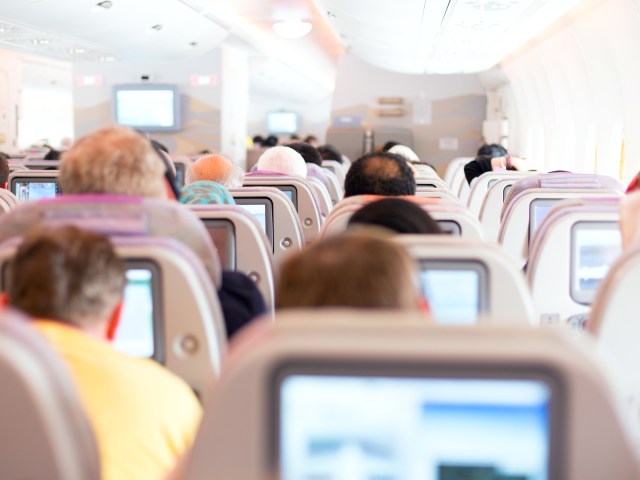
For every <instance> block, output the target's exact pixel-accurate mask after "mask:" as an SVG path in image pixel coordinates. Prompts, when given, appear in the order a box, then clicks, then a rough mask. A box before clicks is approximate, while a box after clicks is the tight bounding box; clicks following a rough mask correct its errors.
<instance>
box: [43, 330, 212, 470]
mask: <svg viewBox="0 0 640 480" xmlns="http://www.w3.org/2000/svg"><path fill="white" fill-rule="evenodd" d="M35 326H36V328H37V329H38V330H39V331H40V332H41V333H42V334H43V335H44V336H45V337H46V338H47V339H48V340H49V341H50V343H51V344H52V345H53V346H54V348H55V349H56V350H57V351H58V353H60V354H61V356H62V357H63V359H64V360H65V363H66V364H67V365H68V367H69V368H70V370H71V374H72V377H73V379H74V381H75V384H76V387H77V388H78V390H79V393H80V399H81V402H82V404H83V406H84V409H85V412H86V414H87V417H88V418H89V421H90V422H91V424H92V426H93V430H94V433H95V436H96V439H97V443H98V449H99V452H100V461H101V462H102V466H101V469H102V480H157V479H161V478H163V477H164V476H165V475H166V474H167V473H168V472H170V471H171V469H172V468H173V467H174V465H175V463H176V461H177V459H178V458H179V457H180V456H181V455H182V454H183V453H184V452H185V450H187V449H188V448H190V446H191V444H192V442H193V439H194V437H195V434H196V431H197V428H198V425H199V423H200V418H201V415H202V410H201V407H200V404H199V403H198V400H197V399H196V397H195V395H194V394H193V392H192V391H191V389H190V388H189V386H188V385H187V384H186V383H185V382H183V381H182V380H181V379H180V378H178V377H176V376H175V375H174V374H172V373H171V372H169V371H168V370H166V369H165V368H164V367H162V366H161V365H159V364H157V363H156V362H154V361H153V360H147V359H139V358H132V357H128V356H126V355H123V354H121V353H119V352H117V351H116V350H115V349H114V348H113V347H112V346H111V345H110V344H109V343H107V342H106V341H105V342H101V341H100V340H97V339H94V338H93V337H90V336H88V335H87V334H85V333H83V332H82V331H81V330H79V329H77V328H74V327H72V326H68V325H64V324H62V323H59V322H55V321H44V320H38V321H36V322H35Z"/></svg>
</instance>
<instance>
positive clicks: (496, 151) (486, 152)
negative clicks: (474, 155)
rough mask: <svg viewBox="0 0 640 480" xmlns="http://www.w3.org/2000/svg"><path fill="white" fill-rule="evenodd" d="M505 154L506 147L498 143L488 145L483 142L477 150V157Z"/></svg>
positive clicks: (493, 156) (494, 156) (502, 155)
mask: <svg viewBox="0 0 640 480" xmlns="http://www.w3.org/2000/svg"><path fill="white" fill-rule="evenodd" d="M506 154H507V149H506V148H504V147H503V146H502V145H498V144H497V143H492V144H490V145H488V144H485V145H483V146H481V147H480V149H479V150H478V156H479V157H491V158H496V157H504V156H505V155H506Z"/></svg>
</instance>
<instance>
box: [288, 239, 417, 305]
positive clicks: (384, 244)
mask: <svg viewBox="0 0 640 480" xmlns="http://www.w3.org/2000/svg"><path fill="white" fill-rule="evenodd" d="M421 300H422V297H421V294H420V292H419V290H418V287H417V267H416V264H415V262H413V260H412V259H411V258H410V257H409V254H408V253H407V252H406V251H405V250H404V249H403V248H402V247H401V246H400V245H397V244H395V243H393V242H391V241H389V240H387V239H385V238H383V237H382V235H379V234H377V232H375V233H374V232H372V231H366V230H358V231H357V232H347V233H345V234H342V235H339V236H336V237H331V238H328V239H323V240H321V241H319V242H317V243H315V244H313V245H311V246H309V247H307V248H305V249H304V250H303V251H302V252H300V253H298V254H297V255H295V256H292V257H290V258H289V259H287V260H286V261H285V262H284V264H283V265H282V268H281V270H280V278H279V281H278V286H277V289H276V307H277V308H288V307H301V308H305V307H355V308H389V309H418V308H419V305H420V304H421Z"/></svg>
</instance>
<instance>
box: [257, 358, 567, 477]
mask: <svg viewBox="0 0 640 480" xmlns="http://www.w3.org/2000/svg"><path fill="white" fill-rule="evenodd" d="M293 375H309V376H336V377H368V378H400V379H402V378H407V379H420V378H424V379H431V378H433V379H456V380H457V379H460V380H532V381H541V382H543V383H545V384H546V385H547V386H548V387H549V390H550V392H551V398H550V399H549V410H548V413H549V415H548V432H549V444H548V465H547V467H548V469H547V480H562V479H563V478H564V473H565V472H564V469H563V462H562V459H563V458H564V445H565V442H564V432H565V429H566V426H565V422H566V415H565V413H564V412H565V409H566V399H567V397H566V391H565V390H566V389H565V382H564V379H563V378H562V377H561V376H560V374H559V372H557V371H555V370H552V369H550V368H548V367H546V366H545V365H538V364H520V365H518V366H517V367H516V366H511V365H505V364H494V363H489V362H486V363H484V362H483V363H480V362H478V363H474V364H473V365H461V364H460V362H444V361H436V362H432V363H430V364H429V365H428V366H425V365H424V364H422V365H420V364H413V363H406V362H400V361H397V362H395V363H391V362H389V361H384V362H382V361H379V362H374V361H371V362H367V363H365V362H363V361H349V360H346V361H344V362H337V361H335V360H327V359H324V358H322V359H320V358H319V359H308V360H305V361H296V360H292V361H289V362H286V361H285V362H282V363H280V364H278V365H276V366H275V367H274V368H273V370H272V372H271V376H270V378H269V380H268V381H269V384H268V385H269V387H268V388H269V391H268V392H267V394H268V398H267V402H265V403H266V409H265V415H264V418H265V421H266V429H265V432H266V435H265V437H266V438H265V439H264V440H265V441H264V444H265V445H267V459H268V460H267V461H268V462H269V468H270V470H269V471H273V472H278V475H277V476H278V477H279V476H280V444H281V432H280V424H281V421H280V420H281V415H280V413H281V412H280V404H281V402H280V392H281V390H282V383H283V382H284V380H285V379H286V378H288V377H289V376H293Z"/></svg>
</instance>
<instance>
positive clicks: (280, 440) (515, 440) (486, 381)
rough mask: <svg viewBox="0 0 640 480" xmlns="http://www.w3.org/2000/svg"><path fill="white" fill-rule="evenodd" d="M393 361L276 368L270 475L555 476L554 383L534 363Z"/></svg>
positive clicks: (529, 479)
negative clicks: (518, 366)
mask: <svg viewBox="0 0 640 480" xmlns="http://www.w3.org/2000/svg"><path fill="white" fill-rule="evenodd" d="M396 369H397V367H394V366H393V365H388V364H387V365H384V366H378V368H377V370H374V369H373V368H371V366H370V365H366V366H363V365H359V366H353V367H349V366H345V365H343V364H341V365H340V367H334V368H322V367H319V366H317V365H316V366H314V367H307V368H304V367H296V366H292V367H291V368H287V367H284V368H283V369H282V370H281V371H280V372H277V374H276V377H275V380H276V381H275V382H274V383H275V385H274V387H273V388H274V392H273V396H274V397H275V398H274V399H273V401H272V403H273V404H274V405H275V407H276V409H277V410H276V411H275V412H274V413H273V415H274V416H275V418H276V419H277V420H276V421H274V424H275V425H274V427H275V428H274V429H275V432H274V433H275V435H273V437H275V438H272V440H270V441H272V442H274V443H275V445H274V448H273V453H272V456H273V460H272V461H273V463H274V467H275V468H278V469H279V473H280V475H279V476H278V478H280V479H283V480H294V479H295V480H298V479H303V478H304V479H316V478H317V479H327V480H328V479H336V480H338V479H347V478H348V479H389V480H391V479H394V480H396V479H398V480H399V479H418V478H419V479H426V480H462V479H478V480H480V479H487V480H489V479H490V480H506V479H514V480H515V479H517V480H524V479H526V480H550V479H555V478H561V476H562V473H561V472H562V469H561V458H562V457H561V454H560V453H559V452H558V449H559V448H561V440H562V439H561V438H560V435H561V433H560V431H559V430H561V428H558V426H559V424H560V422H561V421H562V417H561V412H560V411H561V409H562V406H563V398H562V389H561V388H560V387H559V385H560V382H558V381H557V380H556V379H555V378H554V377H550V376H549V375H548V374H547V373H546V372H544V371H543V370H542V369H540V371H539V372H537V371H526V372H523V373H522V374H520V375H519V374H518V373H516V372H517V371H516V372H510V371H509V367H508V366H506V367H505V368H503V369H501V370H500V372H495V371H489V370H490V369H489V368H482V366H474V367H468V368H466V369H461V368H456V367H454V366H450V367H448V366H441V367H439V368H438V369H437V370H436V369H435V368H433V369H432V370H433V371H429V370H428V369H427V371H425V369H421V370H419V371H416V369H415V368H414V369H413V370H411V369H410V368H406V369H405V370H404V371H400V372H399V373H398V374H397V375H394V373H395V372H394V370H396ZM381 371H383V372H384V374H383V375H384V376H380V373H379V372H381ZM389 372H392V373H389Z"/></svg>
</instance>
